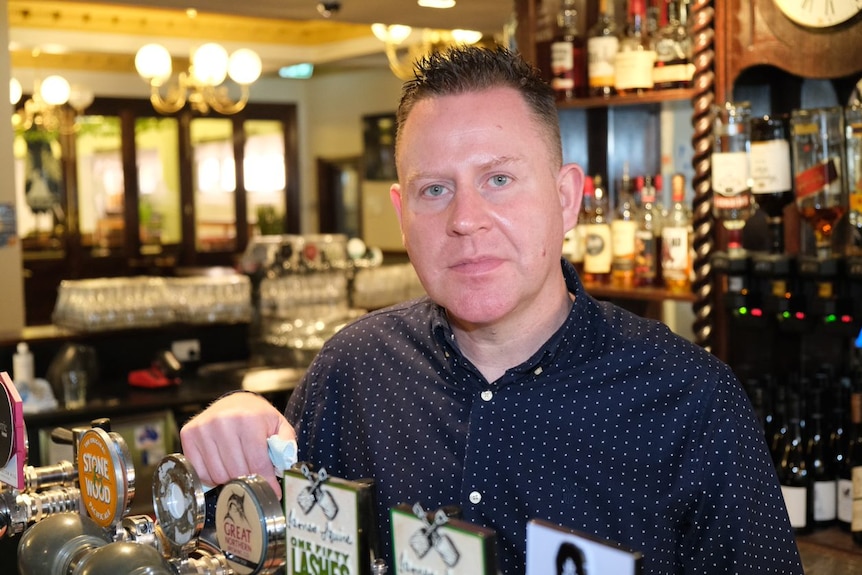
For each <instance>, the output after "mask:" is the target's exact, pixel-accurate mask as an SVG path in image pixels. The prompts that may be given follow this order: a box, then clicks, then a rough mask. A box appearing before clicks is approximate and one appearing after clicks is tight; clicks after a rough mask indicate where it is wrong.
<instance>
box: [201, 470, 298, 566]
mask: <svg viewBox="0 0 862 575" xmlns="http://www.w3.org/2000/svg"><path fill="white" fill-rule="evenodd" d="M216 536H217V538H218V543H219V547H220V548H221V550H222V552H223V553H224V554H225V557H226V558H227V560H228V563H229V564H230V566H231V567H232V568H233V569H234V571H235V572H236V573H237V574H238V575H250V574H253V573H272V572H273V571H274V570H275V569H277V568H278V567H280V566H281V565H283V563H284V560H285V541H284V537H285V521H284V512H283V511H282V510H281V505H280V504H279V501H278V498H277V497H276V495H275V493H274V492H273V490H272V488H271V487H270V486H269V484H268V483H267V482H266V481H264V480H263V479H262V478H261V477H260V476H257V475H249V476H245V477H240V478H238V479H234V480H232V481H230V482H229V483H226V484H225V485H224V486H223V487H222V490H221V493H219V496H218V503H216Z"/></svg>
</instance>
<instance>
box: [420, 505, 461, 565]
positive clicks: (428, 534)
mask: <svg viewBox="0 0 862 575" xmlns="http://www.w3.org/2000/svg"><path fill="white" fill-rule="evenodd" d="M413 513H414V514H415V515H416V517H417V518H418V519H419V521H421V522H422V527H420V528H419V530H418V531H416V532H415V533H413V535H411V536H410V548H411V549H413V551H414V552H415V553H416V555H417V556H418V557H419V558H420V559H422V558H423V557H425V555H427V554H428V552H429V551H430V550H431V549H434V550H435V551H436V552H437V554H438V555H440V558H441V559H442V560H443V563H445V564H446V566H447V567H454V566H455V565H457V564H458V560H459V559H460V558H461V554H460V553H458V549H457V548H456V547H455V543H453V542H452V539H451V538H449V536H448V535H446V534H445V533H440V528H441V527H442V526H444V525H446V524H447V523H448V522H449V518H448V517H447V516H446V513H445V512H444V511H443V510H442V509H438V510H437V513H435V514H434V521H433V522H432V521H429V520H428V514H427V513H426V512H425V510H424V509H422V506H421V505H420V504H418V503H416V504H415V505H413Z"/></svg>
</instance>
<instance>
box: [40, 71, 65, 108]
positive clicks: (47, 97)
mask: <svg viewBox="0 0 862 575" xmlns="http://www.w3.org/2000/svg"><path fill="white" fill-rule="evenodd" d="M71 91H72V88H71V86H69V81H68V80H66V78H64V77H63V76H57V75H53V76H48V77H47V78H45V79H44V80H42V84H41V86H40V87H39V94H40V95H41V96H42V99H43V100H44V101H45V103H46V104H48V105H49V106H61V105H63V104H65V103H66V102H68V101H69V94H70V93H71Z"/></svg>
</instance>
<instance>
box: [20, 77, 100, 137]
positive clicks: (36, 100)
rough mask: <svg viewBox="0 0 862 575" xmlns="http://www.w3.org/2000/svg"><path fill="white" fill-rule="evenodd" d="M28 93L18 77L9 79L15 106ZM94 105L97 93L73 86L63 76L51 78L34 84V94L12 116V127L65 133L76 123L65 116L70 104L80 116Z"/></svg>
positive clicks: (79, 86)
mask: <svg viewBox="0 0 862 575" xmlns="http://www.w3.org/2000/svg"><path fill="white" fill-rule="evenodd" d="M23 95H24V90H23V88H22V86H21V82H19V81H18V79H17V78H12V79H11V80H9V101H10V103H11V104H12V105H13V106H14V105H16V104H17V103H18V102H20V101H21V98H22V97H23ZM92 103H93V91H92V90H90V89H89V88H87V87H85V86H81V85H78V84H69V81H68V80H66V79H65V78H64V77H63V76H58V75H51V76H47V77H45V78H43V79H41V80H38V79H37V80H35V81H34V83H33V95H32V96H31V97H30V98H29V99H27V100H26V101H25V102H24V105H23V106H22V107H21V108H19V109H18V110H16V111H15V112H14V113H13V114H12V127H13V128H14V129H15V130H22V131H26V130H30V129H42V130H47V131H49V132H56V131H61V130H62V131H63V132H70V131H71V130H70V129H67V128H68V127H69V126H70V125H72V126H74V120H72V121H71V122H70V121H68V120H67V119H66V118H65V117H64V116H65V113H66V112H65V109H66V105H68V107H70V108H72V110H74V112H75V115H76V116H78V115H80V114H81V113H83V111H84V109H86V108H87V106H89V105H90V104H92Z"/></svg>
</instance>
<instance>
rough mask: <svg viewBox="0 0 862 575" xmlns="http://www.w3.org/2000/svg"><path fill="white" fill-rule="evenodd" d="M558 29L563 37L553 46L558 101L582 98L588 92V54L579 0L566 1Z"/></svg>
mask: <svg viewBox="0 0 862 575" xmlns="http://www.w3.org/2000/svg"><path fill="white" fill-rule="evenodd" d="M557 26H558V27H559V34H558V35H557V37H556V38H555V39H554V41H553V42H552V43H551V87H552V88H553V89H554V92H556V94H557V99H558V100H571V99H572V98H581V97H583V96H586V93H587V51H586V45H585V43H584V37H583V36H582V35H581V32H580V30H579V29H578V11H577V9H576V2H575V0H563V3H562V6H560V12H559V14H558V16H557Z"/></svg>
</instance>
